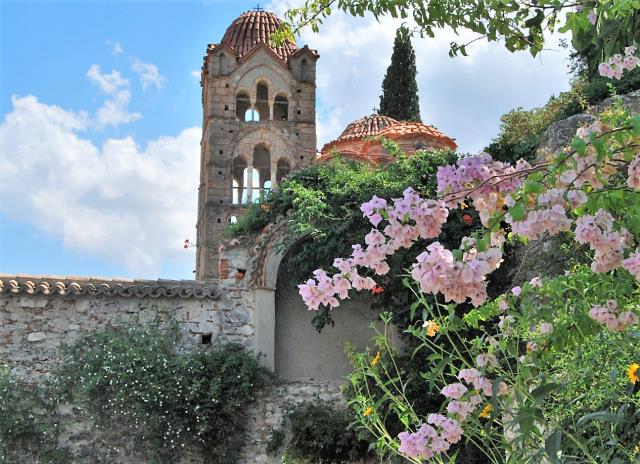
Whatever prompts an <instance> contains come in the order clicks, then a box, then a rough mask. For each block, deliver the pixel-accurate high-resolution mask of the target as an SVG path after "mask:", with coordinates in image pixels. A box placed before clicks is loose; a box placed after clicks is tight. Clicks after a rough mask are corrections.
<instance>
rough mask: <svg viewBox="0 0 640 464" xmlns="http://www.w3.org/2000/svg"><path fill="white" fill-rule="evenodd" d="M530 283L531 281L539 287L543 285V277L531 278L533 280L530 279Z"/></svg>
mask: <svg viewBox="0 0 640 464" xmlns="http://www.w3.org/2000/svg"><path fill="white" fill-rule="evenodd" d="M529 283H530V284H531V285H532V286H534V287H537V288H540V287H542V279H541V278H540V277H534V278H533V279H531V280H530V281H529Z"/></svg>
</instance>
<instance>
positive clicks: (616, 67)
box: [598, 47, 640, 80]
mask: <svg viewBox="0 0 640 464" xmlns="http://www.w3.org/2000/svg"><path fill="white" fill-rule="evenodd" d="M635 53H636V47H626V48H625V49H624V56H623V55H622V54H620V53H616V54H615V55H613V56H612V57H611V58H609V61H608V62H606V63H600V65H599V66H598V72H599V73H600V75H601V76H604V77H608V78H615V79H617V80H620V79H622V73H623V72H624V71H625V70H626V71H633V70H634V69H635V68H636V67H638V66H640V58H638V57H637V56H635Z"/></svg>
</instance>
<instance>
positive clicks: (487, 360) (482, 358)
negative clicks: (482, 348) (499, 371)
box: [476, 353, 498, 368]
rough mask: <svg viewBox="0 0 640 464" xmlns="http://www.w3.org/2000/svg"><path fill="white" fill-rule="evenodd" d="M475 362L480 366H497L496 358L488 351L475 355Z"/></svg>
mask: <svg viewBox="0 0 640 464" xmlns="http://www.w3.org/2000/svg"><path fill="white" fill-rule="evenodd" d="M476 364H477V365H478V367H480V368H482V367H486V366H492V367H498V360H497V359H496V357H495V356H494V355H492V354H490V353H482V354H479V355H478V356H477V357H476Z"/></svg>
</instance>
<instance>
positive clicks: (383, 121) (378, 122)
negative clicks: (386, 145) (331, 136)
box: [334, 114, 398, 142]
mask: <svg viewBox="0 0 640 464" xmlns="http://www.w3.org/2000/svg"><path fill="white" fill-rule="evenodd" d="M397 123H398V121H396V120H395V119H393V118H390V117H389V116H383V115H381V114H372V115H369V116H365V117H364V118H360V119H358V120H356V121H353V122H352V123H351V124H349V125H348V126H347V128H346V129H345V130H344V131H342V134H340V137H338V138H337V139H336V140H334V142H339V141H342V140H349V139H356V138H365V137H372V136H374V135H378V134H379V133H380V131H381V130H383V129H384V128H385V127H387V126H391V125H393V124H397Z"/></svg>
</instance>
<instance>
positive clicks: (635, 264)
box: [622, 252, 640, 281]
mask: <svg viewBox="0 0 640 464" xmlns="http://www.w3.org/2000/svg"><path fill="white" fill-rule="evenodd" d="M622 266H623V267H624V268H625V269H626V270H627V271H629V273H630V274H631V275H632V276H633V277H635V279H636V280H638V281H640V252H635V253H632V254H631V256H629V258H627V259H625V260H624V261H622Z"/></svg>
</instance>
